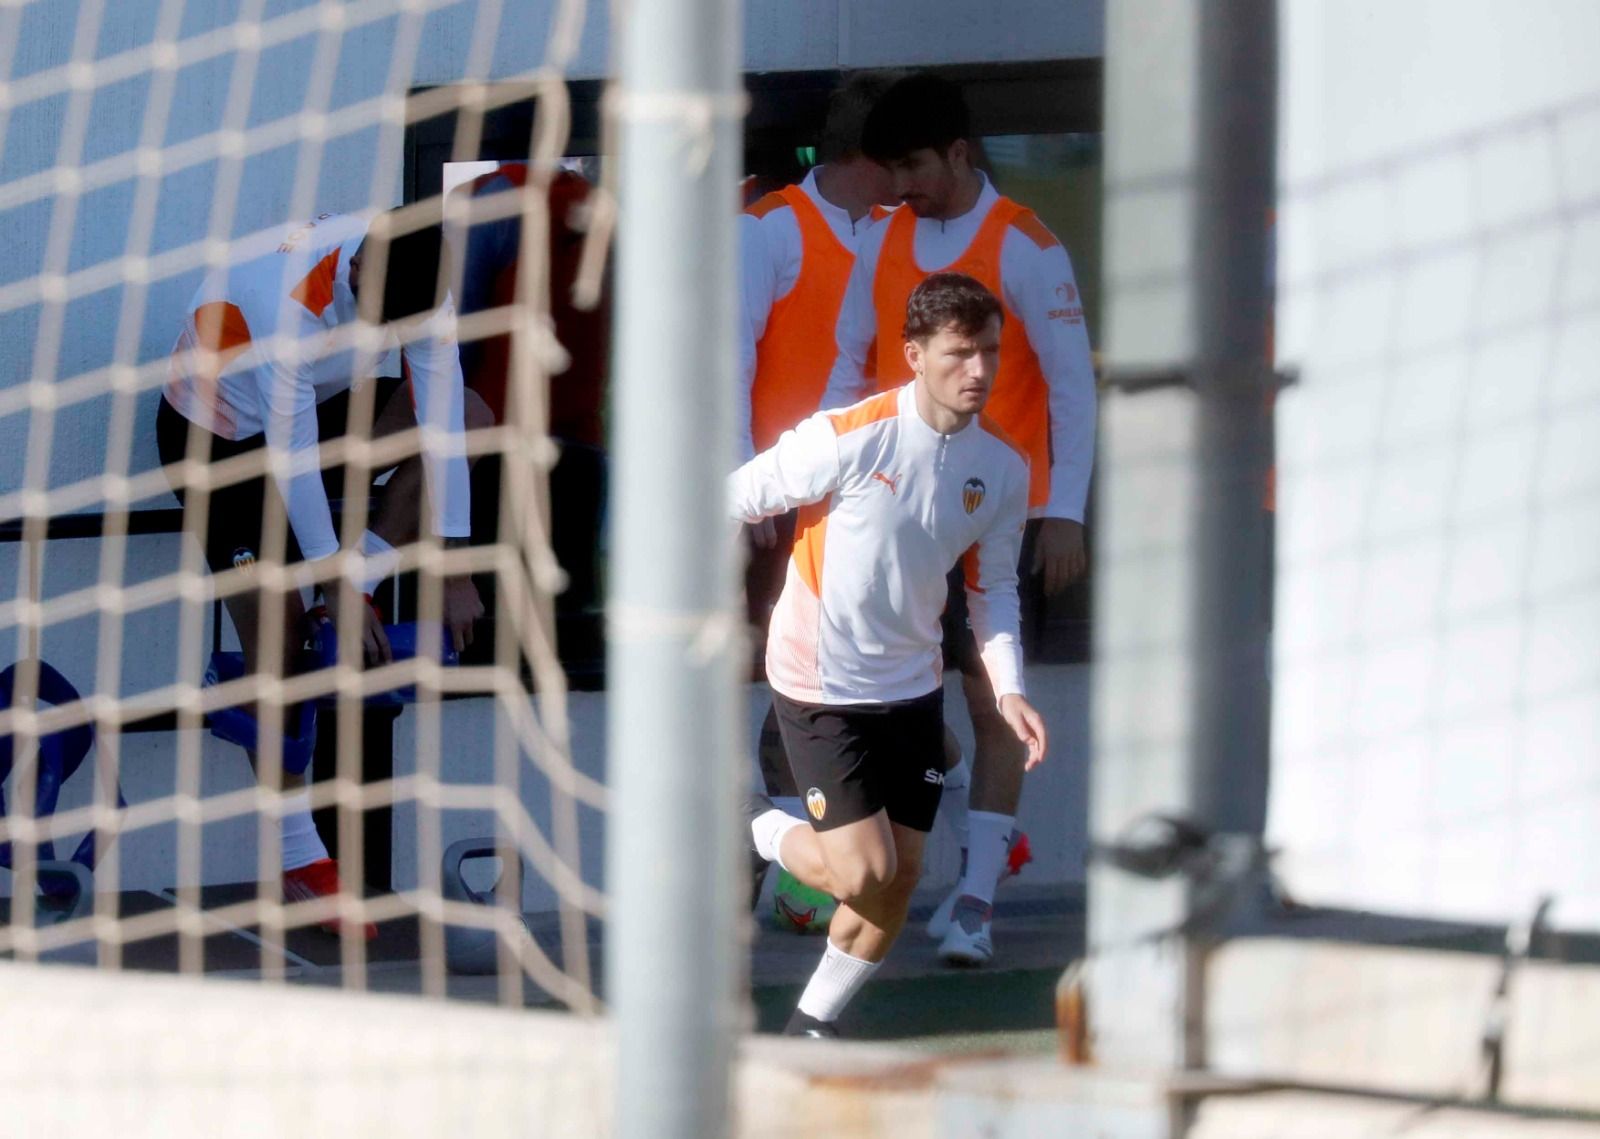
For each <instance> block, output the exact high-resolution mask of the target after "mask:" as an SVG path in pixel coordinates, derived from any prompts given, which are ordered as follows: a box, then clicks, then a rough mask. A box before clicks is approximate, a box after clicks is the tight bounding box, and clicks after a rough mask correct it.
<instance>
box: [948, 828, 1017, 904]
mask: <svg viewBox="0 0 1600 1139" xmlns="http://www.w3.org/2000/svg"><path fill="white" fill-rule="evenodd" d="M1016 822H1017V819H1016V816H1015V815H997V814H995V813H994V812H993V811H973V812H972V824H971V825H972V838H971V841H970V842H969V843H968V844H967V873H966V876H965V877H963V878H962V879H961V892H962V893H963V894H969V895H971V896H972V897H974V898H977V899H979V900H981V901H984V902H989V903H993V902H994V888H995V885H996V884H997V883H998V882H999V881H1000V872H1001V871H1002V870H1004V869H1005V866H1006V855H1007V854H1008V853H1009V844H1010V841H1011V828H1012V827H1013V826H1015V825H1016Z"/></svg>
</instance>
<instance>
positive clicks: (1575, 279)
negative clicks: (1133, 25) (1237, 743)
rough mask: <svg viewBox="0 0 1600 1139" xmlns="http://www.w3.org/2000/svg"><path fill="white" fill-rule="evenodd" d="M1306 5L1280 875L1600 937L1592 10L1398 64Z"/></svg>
mask: <svg viewBox="0 0 1600 1139" xmlns="http://www.w3.org/2000/svg"><path fill="white" fill-rule="evenodd" d="M1378 7H1381V6H1378ZM1378 7H1373V8H1372V11H1373V12H1374V13H1375V12H1377V11H1378ZM1289 13H1290V19H1289V21H1288V27H1289V31H1290V34H1289V36H1288V37H1287V39H1286V52H1285V85H1284V90H1285V96H1286V104H1285V106H1286V114H1285V116H1284V124H1285V144H1284V148H1283V152H1284V155H1285V168H1284V170H1283V171H1282V178H1283V186H1284V189H1283V196H1282V201H1281V206H1280V223H1281V226H1282V248H1283V251H1284V258H1283V264H1282V265H1281V269H1280V315H1281V320H1280V331H1281V337H1280V352H1281V354H1282V355H1283V356H1284V357H1285V359H1287V360H1288V361H1289V362H1290V363H1291V364H1293V365H1295V366H1296V367H1297V368H1298V370H1299V373H1300V383H1299V384H1298V385H1297V386H1296V387H1294V388H1291V389H1290V390H1289V391H1288V392H1287V393H1285V395H1284V396H1283V398H1282V399H1281V400H1280V403H1279V440H1278V442H1279V456H1280V488H1281V494H1280V515H1279V519H1280V522H1279V526H1280V529H1279V545H1278V573H1279V586H1278V599H1279V611H1278V614H1277V629H1276V643H1275V654H1276V655H1275V665H1276V668H1275V673H1274V683H1275V686H1276V704H1275V708H1274V720H1275V741H1274V744H1275V747H1274V763H1273V772H1272V814H1273V818H1272V830H1273V838H1274V841H1275V842H1277V843H1279V844H1280V845H1281V846H1282V847H1283V849H1284V858H1283V861H1282V869H1283V872H1284V873H1285V874H1286V875H1287V877H1288V881H1289V883H1290V886H1291V888H1292V889H1293V890H1294V891H1295V892H1296V893H1297V894H1298V895H1300V896H1303V897H1306V898H1309V899H1313V900H1316V901H1319V902H1329V903H1334V904H1342V905H1348V906H1356V907H1360V908H1371V909H1379V910H1386V911H1389V912H1396V913H1410V914H1427V915H1430V916H1438V917H1447V918H1467V919H1474V920H1480V921H1489V922H1504V921H1512V920H1519V919H1523V918H1525V917H1527V916H1528V915H1530V914H1531V913H1532V912H1533V909H1534V906H1535V904H1536V902H1537V900H1538V898H1539V897H1540V896H1542V895H1550V896H1552V897H1554V898H1555V909H1554V911H1553V914H1552V918H1553V920H1554V921H1555V922H1556V923H1557V924H1559V925H1563V926H1565V927H1567V928H1578V929H1593V928H1595V926H1596V923H1597V922H1600V907H1597V905H1596V899H1597V898H1600V889H1597V887H1600V879H1597V877H1596V873H1597V871H1596V867H1597V866H1600V846H1597V845H1596V842H1597V839H1596V836H1597V835H1600V825H1597V824H1600V787H1597V785H1596V782H1595V773H1594V757H1595V755H1596V754H1597V749H1600V651H1597V645H1600V640H1597V639H1596V637H1595V636H1594V631H1595V629H1596V627H1597V622H1600V576H1597V570H1600V561H1597V558H1600V526H1597V520H1600V510H1597V507H1600V451H1597V449H1596V448H1595V446H1594V440H1595V437H1596V435H1595V432H1596V428H1597V427H1600V402H1597V397H1600V384H1597V377H1600V369H1597V368H1596V367H1595V349H1596V348H1597V347H1600V321H1597V315H1600V289H1597V278H1596V276H1595V271H1594V265H1595V263H1596V261H1595V255H1596V253H1597V252H1600V197H1597V192H1600V86H1597V84H1596V82H1595V79H1594V72H1593V69H1592V68H1591V67H1590V66H1589V65H1588V62H1587V61H1586V60H1580V59H1578V58H1576V57H1574V56H1572V55H1570V54H1569V53H1568V52H1567V50H1566V47H1567V45H1570V44H1572V43H1575V42H1578V41H1580V40H1582V39H1583V38H1584V37H1586V36H1589V35H1592V34H1596V33H1600V24H1597V22H1596V12H1595V10H1594V9H1593V8H1592V7H1591V6H1589V5H1585V4H1581V3H1580V4H1551V5H1542V6H1540V7H1539V9H1538V11H1537V13H1536V14H1534V18H1531V19H1529V20H1526V21H1523V20H1520V19H1519V20H1516V21H1510V20H1508V19H1507V18H1506V17H1505V15H1504V13H1502V12H1500V11H1499V10H1497V9H1494V8H1493V7H1492V6H1480V7H1479V8H1478V9H1475V11H1474V13H1473V15H1472V17H1471V18H1464V19H1462V20H1461V21H1459V22H1458V21H1455V20H1451V21H1447V22H1445V23H1444V24H1443V25H1433V24H1429V25H1428V26H1427V28H1426V33H1427V47H1426V49H1425V50H1424V49H1421V48H1418V49H1417V50H1416V54H1415V55H1413V54H1412V53H1411V49H1409V48H1402V47H1400V46H1399V42H1400V41H1401V40H1404V39H1405V36H1404V33H1397V35H1396V37H1395V42H1393V43H1391V42H1388V39H1387V37H1383V39H1382V42H1380V41H1379V40H1377V39H1369V38H1368V33H1369V31H1370V29H1367V28H1366V25H1364V24H1362V23H1361V20H1362V19H1363V17H1361V16H1359V15H1357V14H1354V13H1351V14H1349V16H1348V18H1346V17H1345V16H1341V15H1339V14H1337V13H1335V12H1334V11H1333V10H1332V9H1327V8H1324V7H1323V6H1320V5H1314V4H1308V5H1292V6H1290V8H1289ZM1513 23H1514V24H1515V26H1514V27H1513V26H1511V25H1512V24H1513ZM1408 42H1409V41H1408ZM1415 42H1417V43H1420V42H1422V41H1421V40H1420V39H1419V40H1417V41H1415ZM1357 43H1362V44H1366V45H1367V46H1366V47H1365V48H1364V49H1363V50H1371V51H1380V52H1382V53H1383V56H1382V60H1381V66H1379V67H1376V68H1363V69H1360V70H1357V69H1355V68H1351V67H1349V66H1348V54H1347V53H1348V52H1349V51H1350V50H1352V49H1353V45H1355V44H1357ZM1508 52H1509V54H1507V53H1508ZM1425 90H1426V91H1435V92H1448V96H1444V97H1440V98H1438V99H1433V98H1421V97H1419V95H1418V93H1419V92H1420V91H1425ZM1380 107H1381V108H1383V110H1382V111H1381V112H1380V111H1379V108H1380Z"/></svg>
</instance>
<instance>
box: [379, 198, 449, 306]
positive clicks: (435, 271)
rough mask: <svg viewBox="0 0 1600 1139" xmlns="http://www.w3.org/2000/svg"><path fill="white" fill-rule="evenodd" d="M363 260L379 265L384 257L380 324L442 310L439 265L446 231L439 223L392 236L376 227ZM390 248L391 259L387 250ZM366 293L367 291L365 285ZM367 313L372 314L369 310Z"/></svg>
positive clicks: (380, 227)
mask: <svg viewBox="0 0 1600 1139" xmlns="http://www.w3.org/2000/svg"><path fill="white" fill-rule="evenodd" d="M364 245H365V250H364V252H363V253H362V259H363V261H365V262H366V263H367V264H369V265H373V266H376V264H377V261H378V258H379V257H383V262H384V265H383V297H382V300H381V302H379V306H378V311H377V313H376V314H375V316H376V318H377V320H378V322H379V323H380V324H387V323H389V322H390V321H395V320H404V319H405V318H406V317H411V316H417V315H418V314H420V313H425V312H431V311H433V310H434V309H435V308H437V307H439V301H440V296H439V265H440V262H441V260H442V258H443V256H444V228H443V226H442V225H440V224H439V223H438V222H434V223H433V224H432V225H426V226H423V227H422V228H421V229H413V230H410V231H408V232H405V233H397V234H394V235H393V236H388V234H387V231H386V229H385V227H382V226H374V227H373V229H372V231H371V232H370V233H369V234H368V235H367V240H366V242H365V243H364ZM385 247H387V256H384V254H383V249H384V248H385ZM362 291H363V292H365V291H366V289H365V284H364V283H363V288H362ZM364 311H370V310H365V309H364Z"/></svg>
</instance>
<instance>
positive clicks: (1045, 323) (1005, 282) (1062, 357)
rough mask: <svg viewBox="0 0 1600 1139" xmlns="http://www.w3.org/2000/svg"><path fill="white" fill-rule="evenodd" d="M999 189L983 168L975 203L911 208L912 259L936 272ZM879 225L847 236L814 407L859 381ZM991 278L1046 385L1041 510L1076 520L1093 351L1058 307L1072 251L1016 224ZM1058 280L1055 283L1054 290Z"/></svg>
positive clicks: (871, 321) (1072, 290)
mask: <svg viewBox="0 0 1600 1139" xmlns="http://www.w3.org/2000/svg"><path fill="white" fill-rule="evenodd" d="M999 200H1000V195H999V194H998V193H997V192H996V191H995V188H994V186H993V184H991V183H990V181H989V180H988V178H987V177H985V178H984V180H983V190H982V192H981V193H980V194H979V195H978V201H977V204H976V205H974V206H973V207H972V209H970V210H968V211H967V212H966V213H964V214H962V215H961V216H960V217H958V218H949V219H947V220H944V221H940V220H938V219H936V218H918V219H917V224H916V235H915V237H914V239H913V240H914V246H913V248H914V252H915V256H916V259H917V265H918V267H919V268H921V269H922V270H924V271H925V272H928V273H937V272H938V271H939V270H941V269H944V268H946V267H948V266H950V265H952V264H954V263H955V262H956V261H957V260H958V259H959V258H960V257H961V255H962V254H963V253H965V252H966V250H967V247H968V246H969V245H971V244H972V241H973V239H974V238H975V237H977V235H978V228H979V227H980V226H981V225H982V224H983V220H984V218H986V217H988V216H989V211H990V210H991V209H993V208H994V205H995V203H996V202H998V201H999ZM887 229H888V227H887V226H884V225H875V226H873V227H872V228H870V229H869V230H867V231H866V233H865V234H864V235H863V237H862V239H861V241H860V243H859V244H858V245H857V246H856V264H855V268H854V270H852V271H851V274H850V284H849V285H848V286H847V287H846V289H845V294H844V304H843V306H842V307H841V308H840V310H839V324H838V328H837V329H836V332H835V339H836V340H837V342H838V355H837V356H835V357H834V362H833V372H832V374H831V375H829V377H828V390H827V392H826V394H825V395H824V396H823V398H822V406H823V407H845V406H848V405H849V404H852V403H854V402H855V401H856V400H858V399H860V398H861V396H862V395H863V393H864V392H865V391H866V386H867V385H866V379H865V374H864V370H865V365H866V360H867V353H868V351H869V350H870V349H871V347H872V343H873V341H874V340H875V339H876V338H877V335H878V314H877V311H876V309H875V308H874V305H873V299H872V298H873V282H874V279H875V278H876V276H877V272H878V254H879V253H880V252H881V251H882V248H883V238H884V234H885V232H886V231H887ZM1000 283H1001V289H1002V291H1003V292H1004V294H1005V295H1004V297H1002V298H1001V299H1002V300H1004V301H1005V304H1006V307H1007V308H1009V309H1010V310H1011V311H1012V312H1014V313H1016V314H1017V315H1018V316H1019V317H1021V318H1022V325H1023V328H1024V330H1025V331H1026V332H1027V334H1028V344H1029V345H1030V346H1031V347H1032V348H1033V351H1034V355H1036V356H1038V358H1039V366H1040V368H1041V369H1042V370H1043V372H1044V377H1045V381H1046V382H1047V383H1048V384H1049V385H1050V408H1049V411H1050V453H1051V455H1052V457H1053V461H1052V463H1051V467H1050V498H1049V501H1048V502H1047V503H1046V504H1045V506H1044V508H1043V509H1042V510H1038V511H1035V513H1037V514H1039V515H1040V516H1042V517H1046V518H1070V519H1072V520H1073V521H1075V522H1082V521H1083V515H1084V507H1085V505H1086V504H1087V501H1088V497H1089V475H1090V473H1091V471H1092V469H1093V467H1094V434H1095V389H1094V359H1093V356H1092V355H1091V354H1090V351H1089V332H1088V329H1087V328H1086V327H1085V326H1084V322H1083V311H1082V309H1081V307H1078V306H1067V307H1065V308H1063V307H1061V301H1060V299H1059V297H1060V296H1061V295H1062V294H1065V295H1068V296H1075V295H1077V281H1076V279H1075V278H1074V277H1073V273H1072V260H1071V258H1069V257H1068V256H1067V251H1066V249H1065V248H1064V247H1063V246H1061V245H1059V244H1058V245H1051V246H1049V247H1048V248H1045V249H1041V248H1039V245H1038V243H1037V242H1035V241H1033V240H1031V239H1030V238H1029V237H1028V236H1027V235H1026V234H1024V233H1023V232H1021V231H1020V230H1018V229H1015V228H1013V229H1011V230H1010V231H1008V232H1007V233H1006V236H1005V240H1004V242H1003V243H1002V244H1001V246H1000ZM1058 290H1059V292H1058Z"/></svg>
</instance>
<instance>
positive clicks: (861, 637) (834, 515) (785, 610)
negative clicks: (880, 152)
mask: <svg viewBox="0 0 1600 1139" xmlns="http://www.w3.org/2000/svg"><path fill="white" fill-rule="evenodd" d="M1003 322H1004V316H1003V313H1002V310H1001V305H1000V302H999V301H998V300H997V299H996V298H995V297H994V296H993V294H991V293H990V292H989V291H988V290H987V289H985V288H984V287H983V286H982V285H981V284H979V283H978V282H977V281H975V280H973V279H972V278H970V277H966V276H962V275H960V274H956V273H939V274H935V275H934V276H932V277H930V278H928V279H927V280H926V281H924V282H922V283H921V284H919V285H918V286H917V287H916V288H915V289H914V290H913V291H912V293H911V296H910V298H909V300H908V302H907V304H906V311H905V318H904V322H903V325H902V328H901V329H900V330H897V336H898V337H899V338H900V340H901V343H902V351H903V353H904V355H905V358H906V361H907V364H908V366H909V367H910V370H911V372H912V375H913V377H914V378H913V380H912V382H910V383H907V384H904V385H902V386H901V387H898V388H895V389H893V390H891V391H887V392H884V393H882V394H880V395H877V396H874V397H872V398H870V399H867V400H864V401H863V402H861V403H858V404H856V405H855V406H854V407H850V408H847V409H845V410H842V411H823V412H818V413H817V414H816V415H813V416H811V417H810V418H808V419H806V420H804V421H802V422H801V423H800V424H799V426H797V427H796V428H794V430H792V431H788V432H785V433H784V434H783V435H782V436H780V437H779V439H778V442H777V443H776V444H775V445H774V446H773V447H771V448H769V449H768V450H766V451H763V452H762V453H761V454H759V455H757V456H756V457H755V458H754V459H752V460H751V461H750V462H748V463H746V464H745V465H744V466H742V467H740V468H739V470H737V471H736V472H734V474H733V475H732V476H730V488H729V489H730V498H731V509H732V513H733V515H734V517H735V518H737V519H739V520H740V521H742V522H745V523H749V524H755V523H758V522H759V521H760V520H762V519H764V518H770V517H772V516H774V515H776V514H779V513H781V512H783V511H785V510H790V509H794V508H796V507H798V508H799V518H798V521H797V523H796V531H797V535H798V536H797V537H796V539H795V544H794V551H793V554H792V556H791V557H790V560H789V565H788V570H787V574H786V576H785V579H784V584H783V592H782V593H781V595H780V596H779V598H778V604H777V608H776V609H775V611H774V612H773V616H772V630H771V633H770V635H769V636H768V638H767V678H768V681H769V683H770V684H771V685H772V689H773V693H774V696H773V702H774V704H775V705H776V706H777V710H778V724H779V728H780V730H781V732H782V735H783V745H784V748H785V750H786V751H787V752H788V756H789V762H790V765H791V766H792V768H793V770H794V774H795V778H796V779H797V780H798V783H799V785H800V786H801V787H803V788H804V789H805V793H804V799H805V805H806V811H807V814H808V816H809V818H808V821H809V823H810V825H809V826H807V825H806V823H805V822H802V821H801V820H799V819H796V818H795V817H794V816H793V815H790V814H788V813H787V812H785V811H781V810H778V809H776V808H774V807H773V806H772V804H771V801H770V800H768V799H766V798H765V797H764V796H756V797H755V798H754V801H753V802H752V804H751V806H750V808H749V811H748V815H749V823H750V838H751V855H752V866H751V869H752V872H753V874H759V873H760V872H764V871H765V869H766V863H767V862H777V863H778V864H779V865H781V866H783V867H784V868H785V869H787V870H788V871H789V872H790V873H792V874H794V875H795V876H796V877H797V878H799V879H800V880H801V881H802V882H804V883H806V884H807V885H808V886H811V887H813V888H815V889H819V890H825V891H827V892H828V893H830V894H832V895H833V896H834V897H836V898H838V899H840V903H841V904H840V906H839V908H838V910H837V912H835V914H834V916H833V920H832V922H831V923H830V925H829V928H828V946H827V949H826V951H825V952H824V954H823V957H822V961H821V963H820V964H819V965H818V966H817V969H816V972H815V973H814V974H813V975H812V977H811V980H810V982H809V983H808V984H807V985H806V988H805V992H804V993H803V994H802V995H801V997H800V1002H799V1007H798V1008H797V1009H796V1010H795V1013H794V1015H793V1017H792V1018H791V1019H790V1021H789V1024H788V1027H787V1031H788V1032H789V1033H790V1034H793V1035H805V1036H834V1035H837V1031H836V1029H835V1028H834V1022H835V1020H836V1019H837V1018H838V1016H839V1014H840V1012H841V1011H842V1010H843V1009H844V1007H845V1005H846V1004H847V1003H848V1002H849V1000H850V998H851V997H852V996H853V995H854V994H855V993H856V992H857V991H858V990H859V989H860V987H861V986H862V984H864V983H865V982H866V980H867V979H868V978H869V977H870V976H871V975H872V973H873V972H874V971H875V970H876V969H877V967H878V965H879V964H880V963H881V962H882V961H883V958H884V956H885V955H886V954H887V953H888V951H889V947H890V946H891V945H892V944H893V942H894V940H895V937H896V936H897V935H898V934H899V932H900V929H901V927H902V926H903V925H904V924H905V918H906V911H907V908H908V907H909V905H910V902H911V894H912V891H913V889H915V887H916V884H917V878H918V876H919V875H920V873H921V868H922V850H923V844H924V841H925V840H926V838H927V834H928V831H929V829H930V828H931V827H932V826H933V820H934V817H935V816H936V814H937V813H938V809H939V791H940V787H941V785H942V783H943V780H944V774H943V766H944V764H943V749H944V690H943V686H942V676H941V672H942V668H943V659H942V656H941V653H940V613H941V611H942V610H943V609H944V605H945V593H946V587H945V575H946V574H947V573H949V571H950V570H951V569H952V567H954V566H956V564H957V563H958V562H959V563H960V564H961V568H962V573H963V575H964V578H965V581H966V583H967V589H968V592H969V594H970V605H969V611H970V613H971V619H972V625H973V629H974V632H975V634H976V636H977V638H978V640H979V641H980V642H981V644H982V649H981V652H982V658H983V664H984V666H985V668H986V669H987V670H988V673H989V678H990V683H991V684H992V686H993V690H994V692H995V693H996V694H997V714H998V715H999V717H1000V718H1001V721H1002V722H1003V723H1005V724H1006V725H1007V727H1008V728H1009V730H1010V731H1011V732H1012V733H1013V735H1014V736H1015V738H1016V739H1017V741H1018V742H1019V744H1020V745H1021V746H1022V747H1023V749H1024V751H1025V754H1026V757H1027V758H1026V760H1025V762H1026V765H1027V766H1028V767H1029V768H1032V767H1033V766H1035V765H1036V764H1038V763H1040V762H1041V761H1042V760H1043V759H1044V754H1045V743H1046V741H1045V728H1044V722H1043V721H1042V720H1041V719H1040V717H1039V714H1038V713H1037V712H1036V711H1035V710H1034V709H1033V707H1032V706H1031V705H1030V704H1029V703H1028V701H1027V698H1026V697H1025V696H1024V694H1023V686H1022V658H1021V649H1020V646H1019V643H1018V629H1017V621H1018V606H1017V568H1016V567H1017V555H1018V547H1019V543H1020V541H1021V539H1022V528H1023V523H1024V520H1025V518H1026V514H1027V501H1028V464H1027V460H1026V459H1025V458H1024V457H1023V455H1022V454H1021V452H1020V451H1018V449H1017V448H1016V446H1015V445H1014V444H1013V443H1011V441H1010V440H1009V439H1007V438H1006V437H1005V435H1004V434H1002V433H1001V432H1000V430H999V429H998V428H997V427H996V426H995V425H994V424H993V423H992V422H991V421H989V420H988V419H986V418H983V417H981V416H980V415H979V413H980V412H981V411H982V410H983V408H984V404H985V403H986V402H987V401H988V399H989V392H990V389H991V387H992V386H993V384H994V380H995V370H996V366H997V364H998V360H999V355H1000V331H1001V327H1002V324H1003Z"/></svg>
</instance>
